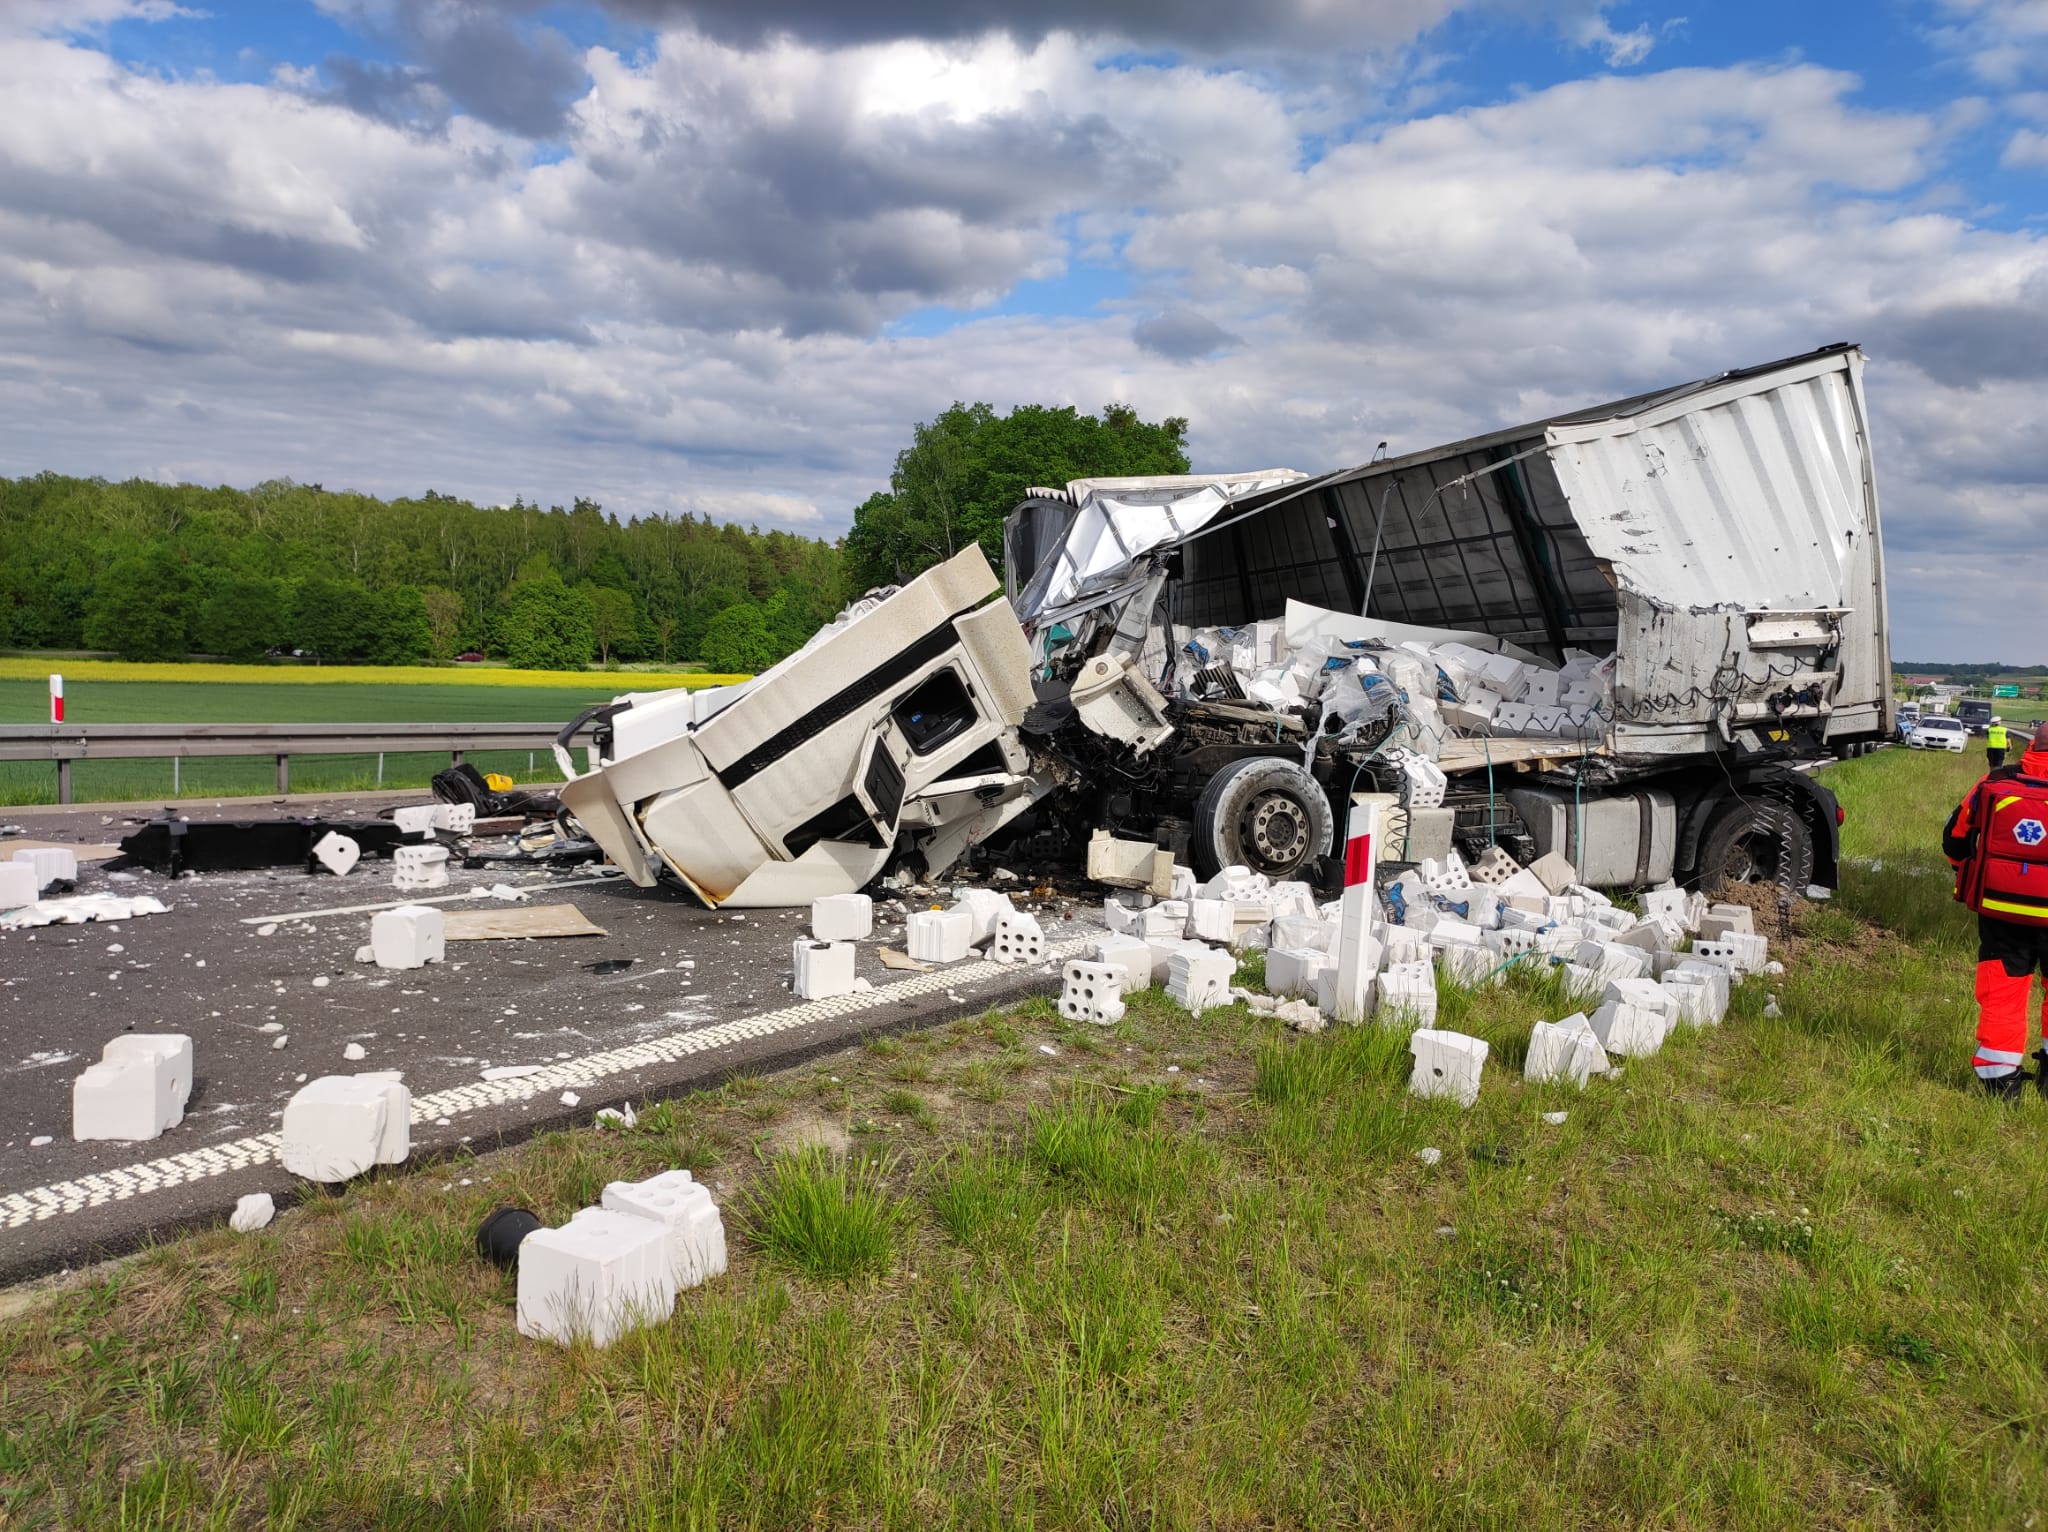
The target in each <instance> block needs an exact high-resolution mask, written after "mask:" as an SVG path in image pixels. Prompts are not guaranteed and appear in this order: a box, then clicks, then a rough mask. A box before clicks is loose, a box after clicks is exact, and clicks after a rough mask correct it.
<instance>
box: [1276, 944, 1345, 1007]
mask: <svg viewBox="0 0 2048 1532" xmlns="http://www.w3.org/2000/svg"><path fill="white" fill-rule="evenodd" d="M1329 963H1330V955H1329V953H1327V952H1322V951H1316V950H1308V951H1301V950H1296V949H1292V948H1287V947H1274V948H1271V949H1269V950H1268V951H1267V953H1266V989H1267V992H1268V993H1270V994H1275V995H1298V996H1302V997H1304V998H1312V997H1313V996H1314V995H1315V993H1316V976H1317V975H1318V974H1320V973H1321V972H1322V971H1323V969H1324V968H1326V967H1328V966H1329Z"/></svg>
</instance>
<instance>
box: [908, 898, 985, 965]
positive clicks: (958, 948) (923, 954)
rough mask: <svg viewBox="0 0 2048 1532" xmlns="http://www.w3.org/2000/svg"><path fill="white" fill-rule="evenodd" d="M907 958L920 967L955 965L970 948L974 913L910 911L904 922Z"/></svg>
mask: <svg viewBox="0 0 2048 1532" xmlns="http://www.w3.org/2000/svg"><path fill="white" fill-rule="evenodd" d="M904 939H905V940H906V941H907V942H908V943H909V946H910V955H911V956H912V957H913V958H916V959H917V961H918V962H920V963H957V962H959V961H960V960H961V959H962V958H964V957H966V956H967V954H968V953H969V952H971V951H972V950H973V948H974V912H973V911H972V910H967V909H961V908H960V907H958V906H957V905H956V906H955V907H954V908H952V909H950V910H913V911H912V912H911V914H910V918H909V919H908V920H906V921H905V922H904Z"/></svg>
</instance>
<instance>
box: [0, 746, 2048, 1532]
mask: <svg viewBox="0 0 2048 1532" xmlns="http://www.w3.org/2000/svg"><path fill="white" fill-rule="evenodd" d="M1975 769H1976V762H1975V761H1973V760H1966V759H1963V758H1959V757H1954V756H1947V755H1928V754H1924V753H1916V754H1909V753H1908V752H1906V751H1903V750H1888V751H1883V752H1880V753H1878V754H1876V755H1874V756H1871V757H1869V758H1867V759H1864V760H1859V761H1852V762H1847V763H1844V764H1842V765H1840V766H1837V767H1835V768H1832V769H1831V770H1830V771H1829V773H1828V780H1829V781H1830V782H1831V783H1832V784H1833V785H1834V786H1835V787H1836V789H1837V790H1838V791H1839V792H1840V794H1841V795H1842V798H1843V801H1844V803H1845V804H1846V805H1847V806H1848V810H1849V820H1848V825H1847V828H1846V831H1845V846H1844V850H1845V857H1846V865H1847V883H1846V886H1845V887H1844V889H1843V890H1842V892H1841V894H1840V895H1839V896H1838V897H1837V898H1836V899H1835V900H1834V901H1833V902H1831V903H1828V904H1819V905H1806V906H1802V907H1801V909H1800V911H1799V913H1798V916H1797V924H1796V935H1795V939H1794V941H1793V942H1792V943H1791V944H1790V946H1789V947H1786V946H1782V945H1781V946H1780V947H1779V948H1778V950H1779V952H1780V953H1781V955H1782V956H1783V957H1784V960H1785V962H1786V965H1787V972H1786V973H1785V974H1784V975H1783V977H1782V978H1779V979H1775V980H1764V979H1753V980H1751V981H1749V982H1747V983H1745V984H1743V985H1742V986H1740V988H1739V989H1738V991H1737V996H1736V1000H1735V1004H1734V1007H1733V1009H1732V1011H1731V1013H1730V1015H1729V1016H1728V1018H1727V1021H1726V1023H1725V1024H1724V1025H1722V1026H1719V1027H1711V1028H1703V1029H1700V1030H1698V1031H1692V1030H1688V1029H1683V1028H1681V1029H1680V1031H1679V1033H1678V1034H1677V1035H1676V1036H1674V1037H1673V1038H1672V1039H1671V1040H1670V1041H1669V1042H1668V1043H1667V1044H1666V1045H1665V1047H1664V1049H1663V1051H1662V1052H1661V1053H1659V1054H1658V1055H1657V1056H1655V1057H1653V1058H1646V1059H1636V1060H1633V1061H1630V1062H1629V1063H1628V1065H1627V1067H1626V1069H1625V1070H1624V1071H1623V1072H1622V1073H1621V1074H1620V1076H1619V1077H1618V1078H1607V1079H1601V1080H1596V1081H1594V1082H1593V1083H1592V1085H1591V1086H1590V1087H1589V1088H1588V1089H1587V1090H1586V1091H1585V1092H1583V1093H1579V1092H1575V1091H1573V1090H1571V1089H1569V1088H1568V1087H1564V1086H1557V1085H1543V1086H1533V1085H1529V1084H1527V1083H1525V1082H1524V1081H1523V1080H1522V1078H1521V1064H1522V1059H1523V1055H1524V1051H1525V1049H1526V1047H1527V1042H1528V1037H1529V1028H1530V1023H1531V1022H1532V1021H1533V1020H1535V1019H1538V1018H1550V1019H1555V1018H1556V1017H1558V1016H1559V1015H1561V1014H1563V1012H1564V1011H1566V1010H1568V1009H1570V1006H1569V1005H1568V1004H1567V1003H1566V1002H1565V1000H1564V999H1563V997H1561V996H1560V995H1559V994H1558V992H1557V990H1556V988H1555V985H1554V982H1553V981H1551V980H1550V979H1548V978H1546V977H1544V976H1542V975H1540V974H1537V973H1534V972H1528V973H1524V972H1520V971H1517V972H1515V973H1511V974H1510V975H1509V976H1508V982H1507V983H1505V984H1504V985H1502V986H1500V987H1498V988H1492V989H1483V990H1479V991H1467V990H1463V989H1459V988H1457V987H1455V986H1451V985H1448V984H1446V985H1444V986H1443V987H1442V990H1441V998H1440V1015H1439V1019H1438V1025H1440V1026H1445V1027H1450V1028H1454V1029H1457V1030H1460V1031H1464V1032H1468V1033H1471V1034H1473V1035H1476V1036H1478V1037H1482V1038H1484V1039H1486V1040H1487V1041H1488V1042H1489V1043H1490V1045H1491V1047H1492V1054H1491V1056H1490V1058H1489V1060H1488V1062H1487V1065H1486V1073H1485V1084H1484V1088H1483V1090H1482V1093H1481V1096H1480V1099H1479V1102H1478V1104H1477V1105H1476V1106H1475V1107H1474V1108H1473V1109H1472V1110H1471V1111H1469V1112H1460V1111H1458V1110H1457V1109H1456V1108H1455V1107H1454V1106H1453V1105H1451V1104H1450V1103H1446V1102H1440V1101H1439V1102H1424V1101H1418V1100H1416V1099H1414V1098H1413V1097H1411V1096H1410V1095H1409V1093H1408V1091H1407V1074H1408V1056H1407V1052H1406V1047H1405V1039H1404V1037H1403V1036H1402V1034H1401V1032H1400V1031H1399V1030H1397V1029H1393V1028H1388V1027H1382V1026H1378V1025H1365V1026H1360V1027H1346V1028H1336V1029H1333V1030H1331V1031H1329V1032H1327V1033H1325V1034H1324V1035H1322V1036H1319V1037H1303V1036H1299V1035H1296V1034H1294V1033H1291V1032H1288V1031H1286V1030H1285V1029H1284V1028H1282V1027H1281V1026H1280V1025H1279V1024H1278V1023H1276V1022H1273V1021H1270V1020H1263V1019H1261V1018H1258V1017H1256V1016H1254V1015H1252V1014H1250V1013H1249V1012H1248V1011H1247V1010H1246V1009H1245V1008H1244V1007H1242V1006H1238V1005H1232V1006H1228V1007H1221V1008H1215V1009H1211V1010H1209V1011H1207V1012H1205V1013H1203V1014H1202V1015H1199V1016H1191V1015H1189V1014H1188V1013H1187V1012H1185V1011H1183V1010H1181V1009H1180V1008H1179V1007H1177V1006H1175V1005H1173V1004H1172V1003H1171V1002H1169V1001H1167V1000H1166V999H1165V998H1164V997H1163V996H1162V995H1160V994H1159V993H1158V992H1157V991H1152V992H1146V993H1140V994H1134V995H1133V996H1132V997H1131V1005H1130V1011H1129V1014H1128V1015H1127V1016H1126V1018H1125V1019H1124V1020H1123V1021H1121V1022H1119V1023H1118V1024H1116V1025H1115V1026H1114V1027H1094V1026H1089V1025H1086V1024H1081V1025H1073V1024H1068V1023H1066V1022H1063V1021H1062V1020H1061V1018H1060V1017H1059V1015H1058V1013H1057V1010H1056V1008H1055V1007H1053V1006H1052V1005H1051V1004H1049V1003H1048V1002H1047V1001H1044V1000H1038V1001H1033V1002H1031V1003H1029V1004H1026V1005H1024V1006H1022V1007H1020V1008H1017V1009H1014V1010H1011V1011H1009V1012H1007V1013H1003V1014H993V1013H992V1014H989V1015H986V1016H982V1017H978V1018H973V1019H969V1020H964V1021H961V1022H958V1023H955V1024H953V1025H951V1026H949V1027H947V1028H945V1029H942V1030H939V1031H935V1032H930V1033H923V1034H913V1035H909V1036H905V1037H902V1038H899V1039H892V1040H882V1041H877V1042H874V1043H872V1044H871V1045H869V1046H868V1047H867V1048H866V1049H864V1050H857V1051H855V1052H852V1053H847V1054H840V1055H836V1056H832V1057H828V1058H824V1059H820V1060H818V1061H816V1062H815V1063H813V1064H809V1065H805V1066H803V1067H800V1068H797V1069H794V1070H791V1071H789V1072H787V1073H784V1074H781V1075H777V1076H774V1077H771V1078H767V1079H758V1078H756V1079H739V1080H735V1081H733V1082H731V1083H730V1084H728V1085H726V1086H725V1087H723V1088H721V1089H719V1090H717V1091H713V1092H708V1093H700V1094H695V1095H690V1096H686V1097H683V1098H681V1099H678V1100H675V1101H668V1102H660V1103H652V1102H643V1103H642V1104H641V1107H640V1115H639V1121H638V1124H637V1126H636V1127H635V1128H633V1129H632V1130H630V1131H626V1132H600V1131H597V1130H595V1129H592V1128H583V1129H579V1130H576V1131H573V1132H565V1133H556V1134H551V1135H548V1136H546V1137H544V1138H541V1139H538V1140H536V1141H535V1142H533V1143H531V1144H529V1145H527V1146H525V1147H523V1148H519V1149H515V1150H510V1151H506V1152H502V1153H498V1154H492V1155H487V1156H482V1157H479V1158H478V1159H476V1160H475V1161H474V1162H473V1163H472V1162H467V1161H465V1162H463V1163H462V1164H460V1165H459V1166H450V1165H434V1166H428V1167H422V1168H420V1169H418V1170H416V1171H415V1170H407V1169H399V1170H395V1171H391V1172H385V1173H380V1174H379V1175H378V1176H376V1177H375V1178H372V1179H366V1180H365V1181H363V1182H360V1183H358V1184H356V1185H353V1186H351V1187H349V1188H347V1189H346V1190H344V1191H342V1192H340V1193H338V1194H336V1195H316V1196H313V1197H310V1198H308V1199H307V1200H306V1201H305V1203H304V1204H303V1205H301V1206H300V1207H298V1208H297V1209H295V1210H292V1211H290V1212H287V1213H286V1214H285V1215H283V1216H282V1217H280V1218H279V1220H278V1221H277V1222H276V1223H275V1224H274V1225H272V1226H271V1227H270V1228H268V1229H265V1230H263V1231H262V1232H260V1233H258V1234H254V1235H248V1236H239V1235H234V1234H230V1233H228V1232H227V1231H225V1230H214V1231H210V1232H202V1233H199V1234H195V1235H191V1236H187V1237H183V1238H178V1239H174V1240H171V1241H169V1242H167V1243H165V1244H163V1245H162V1246H160V1247H158V1248H156V1249H153V1250H151V1251H149V1252H147V1253H146V1254H144V1255H142V1256H140V1257H138V1258H137V1259H135V1260H133V1261H129V1262H125V1263H122V1264H121V1265H119V1266H117V1267H112V1268H104V1269H101V1270H99V1271H96V1272H93V1273H91V1274H89V1276H88V1277H87V1278H86V1279H85V1280H83V1281H81V1282H78V1283H77V1284H76V1285H74V1286H73V1287H71V1288H70V1289H69V1290H67V1291H64V1292H61V1293H59V1294H57V1295H54V1296H50V1297H45V1298H44V1299H42V1300H40V1302H38V1303H37V1304H36V1305H35V1306H33V1307H31V1308H30V1309H28V1310H27V1311H26V1312H25V1313H22V1314H20V1315H17V1316H16V1317H15V1318H12V1319H9V1320H4V1321H0V1523H4V1524H5V1525H9V1526H13V1525H20V1526H24V1527H27V1526H138V1527H140V1526H198V1525H203V1526H223V1527H226V1526H252V1527H253V1526H271V1527H329V1526H405V1527H422V1528H424V1527H454V1526H469V1527H515V1526H516V1527H588V1526H633V1527H648V1528H707V1529H708V1528H712V1527H720V1526H747V1527H792V1528H794V1527H858V1528H925V1527H960V1528H970V1527H971V1528H984V1527H987V1528H995V1527H1013V1526H1016V1527H1021V1526H1031V1527H1043V1528H1066V1527H1084V1528H1095V1529H1103V1528H1116V1529H1124V1528H1141V1527H1144V1528H1167V1527H1187V1526H1201V1527H1285V1528H1318V1529H1321V1528H1334V1527H1353V1526H1368V1527H1398V1528H1446V1529H1448V1528H1470V1527H1479V1528H1513V1529H1516V1532H1536V1529H1542V1528H1553V1527H1555V1528H1587V1527H1631V1528H1634V1527H1643V1528H1652V1527H1654V1528H1673V1529H1702V1532H1704V1529H1719V1528H1728V1527H1741V1528H1785V1529H1788V1532H1793V1529H1796V1532H1808V1529H1812V1528H1852V1527H1853V1528H1864V1527H1869V1528H1907V1527H1915V1528H1917V1527H1929V1528H1936V1527H1940V1528H1949V1527H1954V1528H1963V1527H1973V1528H1974V1527H2013V1528H2024V1527H2027V1526H2031V1525H2035V1524H2036V1521H2037V1518H2038V1517H2039V1516H2040V1515H2041V1514H2042V1512H2043V1510H2044V1507H2043V1503H2042V1502H2043V1496H2044V1486H2048V1318H2044V1312H2048V1311H2044V1308H2043V1302H2042V1295H2041V1276H2042V1273H2043V1272H2044V1271H2048V1158H2044V1155H2043V1153H2042V1147H2043V1144H2044V1141H2048V1105H2044V1103H2043V1102H2042V1101H2041V1100H2039V1099H2037V1098H2036V1096H2035V1095H2034V1094H2033V1092H2031V1091H2029V1092H2028V1094H2027V1096H2026V1099H2024V1100H2023V1101H2020V1102H2017V1103H2014V1104H2010V1105H2002V1104H1998V1103H1994V1102H1991V1101H1988V1100H1986V1099H1984V1098H1983V1097H1982V1096H1981V1095H1980V1094H1979V1093H1978V1092H1977V1090H1976V1089H1975V1086H1974V1082H1973V1080H1972V1078H1971V1076H1970V1073H1969V1067H1968V1061H1969V1057H1970V1038H1971V1029H1972V1022H1973V1014H1974V1009H1973V1005H1972V1002H1971V966H1972V963H1973V961H1974V942H1973V937H1972V932H1971V924H1970V920H1969V917H1968V916H1967V915H1966V914H1965V913H1964V912H1962V911H1960V910H1959V909H1958V908H1957V907H1956V906H1955V905H1954V904H1953V903H1952V902H1951V901H1950V900H1949V897H1948V880H1947V876H1946V868H1945V865H1944V864H1943V863H1942V860H1941V857H1940V853H1939V851H1938V849H1937V846H1936V843H1935V838H1936V836H1937V834H1938V831H1939V827H1940V824H1941V821H1942V819H1943V817H1944V816H1945V815H1946V814H1947V812H1948V809H1949V807H1950V806H1951V804H1952V803H1953V801H1954V799H1955V798H1956V796H1958V795H1959V794H1960V792H1961V791H1962V790H1963V789H1964V788H1965V787H1966V786H1967V785H1968V783H1969V782H1970V780H1972V778H1973V776H1974V773H1975ZM1260 973H1261V969H1260V966H1259V964H1258V963H1257V962H1255V961H1253V962H1248V963H1247V964H1246V965H1245V969H1244V971H1243V974H1242V977H1243V979H1245V980H1246V981H1249V982H1257V980H1258V978H1259V976H1260ZM1773 999H1775V1001H1776V1002H1777V1003H1776V1004H1772V1003H1771V1002H1772V1001H1773ZM1555 1112H1563V1113H1565V1114H1566V1115H1565V1119H1564V1120H1563V1121H1562V1122H1552V1121H1547V1120H1546V1118H1545V1114H1546V1113H1555ZM821 1145H822V1146H823V1147H820V1146H821ZM1425 1147H1428V1148H1431V1149H1435V1150H1438V1151H1440V1159H1438V1160H1437V1161H1436V1163H1434V1164H1425V1163H1423V1162H1422V1161H1421V1160H1420V1159H1418V1157H1417V1151H1418V1150H1420V1149H1423V1148H1425ZM675 1165H685V1166H690V1167H692V1168H694V1169H695V1170H697V1171H698V1172H699V1174H700V1175H701V1176H702V1177H703V1178H704V1179H705V1180H707V1181H708V1182H711V1183H712V1184H714V1185H715V1186H716V1187H717V1188H718V1197H719V1201H720V1203H721V1205H722V1209H723V1214H724V1217H725V1221H726V1227H727V1230H728V1238H729V1242H730V1249H731V1263H732V1264H731V1270H730V1271H729V1272H728V1273H727V1274H726V1275H725V1276H723V1277H720V1278H717V1279H715V1280H713V1281H711V1282H710V1283H707V1284H706V1285H704V1286H702V1287H700V1288H697V1289H695V1290H692V1291H690V1292H687V1293H685V1294H683V1296H682V1298H681V1300H680V1301H679V1302H678V1304H677V1305H676V1308H675V1312H674V1313H673V1314H672V1315H671V1316H668V1317H667V1318H665V1319H664V1320H662V1321H661V1322H658V1323H655V1324H652V1325H650V1326H648V1327H647V1328H645V1329H642V1330H640V1331H638V1332H636V1333H634V1334H632V1335H629V1336H627V1337H626V1338H624V1339H622V1340H621V1341H620V1342H619V1343H618V1344H616V1345H614V1346H613V1347H612V1348H610V1349H609V1350H604V1351H597V1350H592V1349H590V1348H589V1347H587V1346H576V1347H572V1348H569V1349H567V1350H562V1349H557V1348H556V1347H554V1346H552V1345H547V1344H542V1343H537V1342H533V1341H529V1340H524V1339H522V1338H521V1337H519V1336H518V1335H517V1334H516V1333H515V1332H514V1329H513V1321H512V1300H513V1282H512V1279H511V1278H509V1277H507V1276H505V1275H504V1274H502V1273H500V1272H498V1271H497V1270H496V1269H494V1268H492V1267H490V1266H488V1265H486V1264H485V1263H483V1262H482V1261H480V1260H479V1259H478V1258H477V1256H476V1255H475V1253H474V1250H473V1245H472V1239H473V1233H474V1230H475V1228H476V1225H477V1223H478V1222H479V1221H480V1220H481V1219H482V1218H483V1216H484V1215H485V1214H486V1213H488V1212H489V1211H490V1209H491V1208H492V1207H493V1206H495V1205H497V1204H499V1203H508V1202H509V1203H513V1204H518V1205H524V1206H529V1207H531V1208H533V1209H534V1210H535V1211H536V1212H537V1213H538V1214H539V1215H540V1217H541V1218H542V1219H543V1221H545V1222H548V1223H551V1224H552V1223H556V1222H559V1221H561V1220H562V1219H565V1218H566V1217H568V1216H569V1214H570V1213H572V1212H573V1211H574V1210H575V1209H577V1208H578V1207H581V1206H584V1205H586V1204H587V1203H589V1202H590V1201H591V1200H592V1199H593V1198H594V1197H595V1196H596V1195H597V1193H598V1191H599V1189H600V1188H601V1187H602V1186H603V1185H604V1184H605V1183H606V1182H607V1181H609V1180H612V1179H614V1178H622V1177H636V1176H642V1175H646V1174H649V1173H651V1172H653V1171H655V1170H659V1169H662V1168H665V1167H669V1166H675ZM458 1171H459V1174H458ZM472 1183H473V1184H472Z"/></svg>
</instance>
